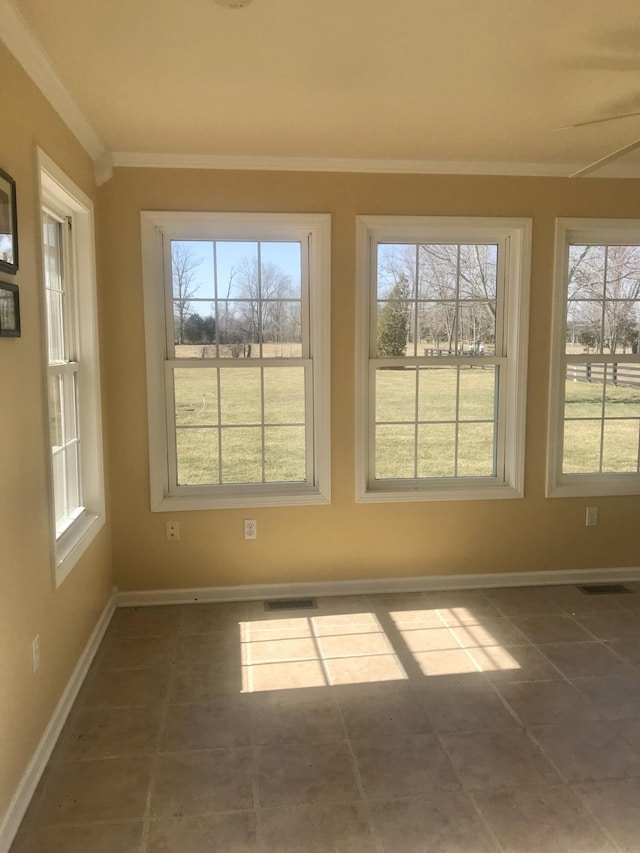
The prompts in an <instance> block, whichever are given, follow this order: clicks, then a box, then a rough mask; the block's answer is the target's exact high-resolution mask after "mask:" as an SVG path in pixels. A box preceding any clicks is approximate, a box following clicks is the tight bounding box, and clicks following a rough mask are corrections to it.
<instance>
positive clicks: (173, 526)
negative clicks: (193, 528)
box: [167, 521, 180, 542]
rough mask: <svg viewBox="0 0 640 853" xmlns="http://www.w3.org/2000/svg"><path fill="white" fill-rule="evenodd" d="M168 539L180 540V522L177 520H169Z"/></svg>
mask: <svg viewBox="0 0 640 853" xmlns="http://www.w3.org/2000/svg"><path fill="white" fill-rule="evenodd" d="M167 540H168V541H169V542H179V541H180V524H179V522H177V521H167Z"/></svg>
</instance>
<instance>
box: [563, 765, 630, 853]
mask: <svg viewBox="0 0 640 853" xmlns="http://www.w3.org/2000/svg"><path fill="white" fill-rule="evenodd" d="M574 790H575V792H576V793H577V794H578V796H579V797H580V798H581V799H582V801H583V803H584V804H585V805H586V806H587V808H588V809H590V811H591V813H592V814H594V815H595V816H596V818H597V819H598V820H599V821H600V823H601V824H602V826H603V827H604V828H605V829H606V831H607V832H608V833H609V835H610V836H611V837H612V838H613V840H614V841H615V842H616V844H617V845H618V847H619V848H620V850H621V851H622V853H638V849H639V846H640V845H639V841H640V779H621V780H618V781H612V782H594V783H592V784H589V785H576V786H575V787H574Z"/></svg>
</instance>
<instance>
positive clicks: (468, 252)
mask: <svg viewBox="0 0 640 853" xmlns="http://www.w3.org/2000/svg"><path fill="white" fill-rule="evenodd" d="M497 263H498V247H497V246H483V245H475V244H474V245H469V246H460V285H459V293H460V299H482V300H495V298H496V290H497V288H496V285H497Z"/></svg>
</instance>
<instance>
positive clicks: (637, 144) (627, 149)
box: [569, 139, 640, 178]
mask: <svg viewBox="0 0 640 853" xmlns="http://www.w3.org/2000/svg"><path fill="white" fill-rule="evenodd" d="M636 148H640V139H636V140H635V141H634V142H630V143H629V144H628V145H625V146H623V147H622V148H618V150H617V151H614V152H613V153H611V154H607V156H606V157H601V158H600V159H599V160H596V161H595V163H590V164H589V165H588V166H585V167H584V169H579V170H578V171H577V172H574V173H573V174H572V175H569V177H570V178H581V177H583V176H584V175H589V174H591V172H595V171H596V169H599V168H600V167H601V166H606V165H607V163H611V162H613V161H614V160H617V159H618V157H622V156H624V155H625V154H630V153H631V152H632V151H635V150H636Z"/></svg>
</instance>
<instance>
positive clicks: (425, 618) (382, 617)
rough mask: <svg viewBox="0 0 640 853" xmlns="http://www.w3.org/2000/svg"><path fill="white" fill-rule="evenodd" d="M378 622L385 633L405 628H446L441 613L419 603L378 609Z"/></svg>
mask: <svg viewBox="0 0 640 853" xmlns="http://www.w3.org/2000/svg"><path fill="white" fill-rule="evenodd" d="M375 613H376V614H377V618H378V621H379V622H380V625H381V626H382V628H383V630H385V631H393V630H394V629H395V630H402V629H404V628H446V627H447V626H446V625H445V624H444V621H443V620H442V617H441V616H440V614H439V612H438V611H437V610H435V609H433V608H432V607H428V606H427V607H425V606H424V605H423V606H420V605H419V604H417V603H414V604H408V605H405V606H404V607H399V606H398V607H393V606H392V607H385V608H382V607H380V608H376V609H375Z"/></svg>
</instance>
